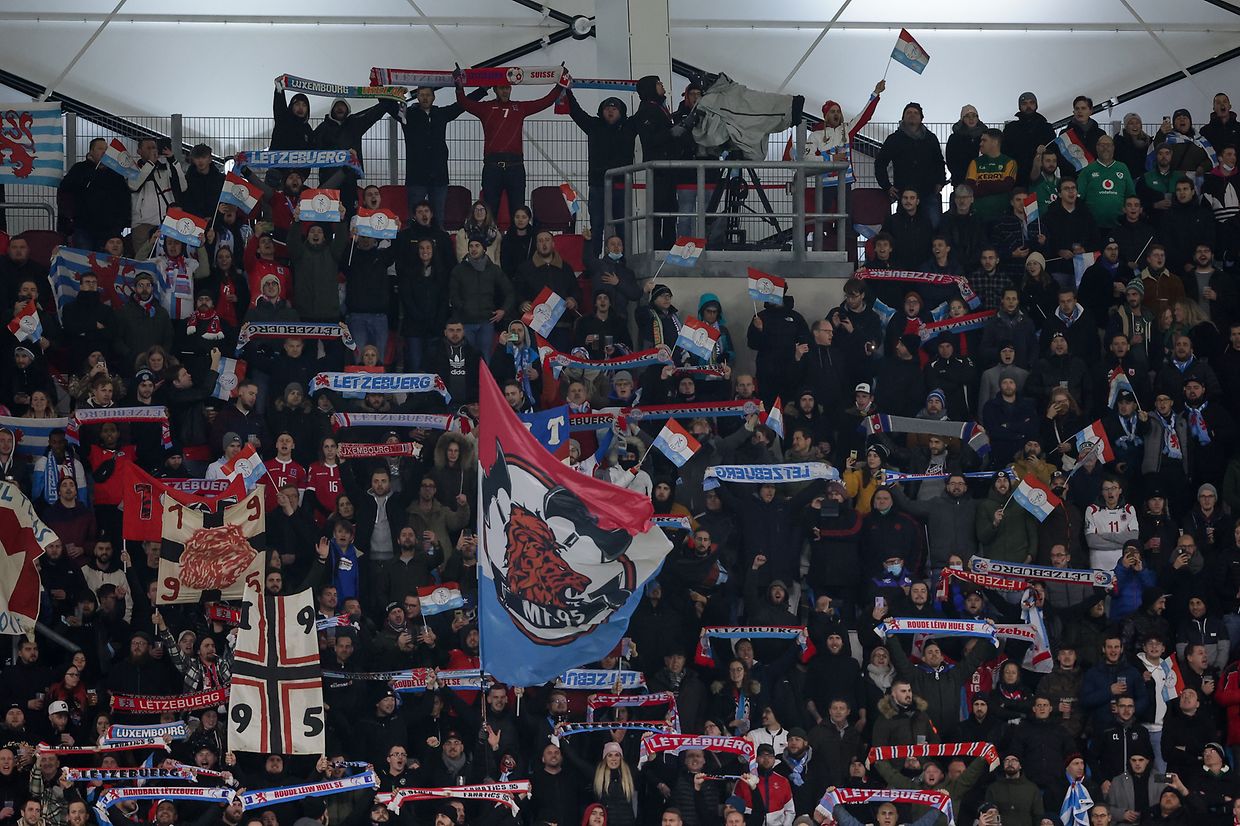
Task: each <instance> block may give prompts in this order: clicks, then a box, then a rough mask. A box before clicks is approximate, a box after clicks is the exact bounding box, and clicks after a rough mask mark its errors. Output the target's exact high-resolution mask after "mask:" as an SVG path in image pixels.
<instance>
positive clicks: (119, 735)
mask: <svg viewBox="0 0 1240 826" xmlns="http://www.w3.org/2000/svg"><path fill="white" fill-rule="evenodd" d="M186 736H187V735H186V729H185V723H183V722H180V723H155V724H153V725H149V726H123V725H117V724H115V723H114V724H112V725H110V726H108V733H107V734H106V735H104V738H103V742H104V743H105V744H111V743H125V742H129V741H131V740H154V739H162V738H164V737H171V738H172V739H173V740H184V739H185V737H186Z"/></svg>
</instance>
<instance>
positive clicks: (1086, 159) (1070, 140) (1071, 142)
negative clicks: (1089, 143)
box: [1054, 129, 1094, 172]
mask: <svg viewBox="0 0 1240 826" xmlns="http://www.w3.org/2000/svg"><path fill="white" fill-rule="evenodd" d="M1054 145H1055V146H1056V147H1057V148H1058V149H1059V154H1060V156H1061V157H1063V158H1065V159H1067V161H1068V163H1070V164H1072V168H1073V169H1075V170H1076V171H1077V172H1080V171H1081V170H1082V169H1084V168H1085V167H1086V166H1088V165H1089V164H1091V163H1093V162H1094V153H1093V152H1090V151H1089V149H1088V148H1086V146H1085V144H1084V142H1083V141H1082V140H1081V138H1080V136H1079V135H1077V134H1076V130H1074V129H1068V130H1065V131H1064V133H1063V134H1062V135H1060V136H1059V137H1057V138H1055V144H1054Z"/></svg>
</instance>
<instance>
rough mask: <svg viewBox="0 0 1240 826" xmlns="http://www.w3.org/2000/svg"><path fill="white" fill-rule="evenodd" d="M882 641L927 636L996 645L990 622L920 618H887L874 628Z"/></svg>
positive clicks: (992, 625) (992, 626)
mask: <svg viewBox="0 0 1240 826" xmlns="http://www.w3.org/2000/svg"><path fill="white" fill-rule="evenodd" d="M874 633H875V634H878V636H879V637H880V638H882V639H886V638H887V635H888V634H927V635H929V636H932V637H980V638H981V639H984V640H987V641H989V642H990V644H991V645H996V646H997V645H998V644H999V640H998V639H997V638H996V636H995V624H994V623H993V622H991V621H990V620H955V619H922V618H921V617H888V618H887V619H885V620H883V621H882V622H880V623H879V624H878V625H876V626H874Z"/></svg>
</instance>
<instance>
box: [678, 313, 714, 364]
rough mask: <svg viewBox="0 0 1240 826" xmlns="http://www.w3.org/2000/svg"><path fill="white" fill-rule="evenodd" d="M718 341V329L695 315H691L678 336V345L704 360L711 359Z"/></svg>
mask: <svg viewBox="0 0 1240 826" xmlns="http://www.w3.org/2000/svg"><path fill="white" fill-rule="evenodd" d="M717 341H719V331H718V330H716V329H715V328H714V327H712V326H710V325H709V324H707V323H706V322H705V321H698V320H697V319H696V318H694V317H693V316H689V317H688V318H686V319H685V323H684V325H682V326H681V328H680V335H679V336H677V337H676V346H677V347H679V348H681V349H682V350H687V351H688V352H690V353H692V354H693V355H695V356H697V357H698V358H700V359H702V360H703V361H710V357H711V355H712V354H713V353H714V352H715V342H717Z"/></svg>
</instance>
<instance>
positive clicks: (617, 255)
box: [607, 252, 624, 261]
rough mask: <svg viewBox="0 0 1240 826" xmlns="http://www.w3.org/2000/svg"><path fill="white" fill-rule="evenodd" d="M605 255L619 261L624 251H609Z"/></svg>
mask: <svg viewBox="0 0 1240 826" xmlns="http://www.w3.org/2000/svg"><path fill="white" fill-rule="evenodd" d="M607 257H608V258H610V259H611V260H612V261H619V260H620V259H621V258H623V257H624V253H622V252H609V253H607Z"/></svg>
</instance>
